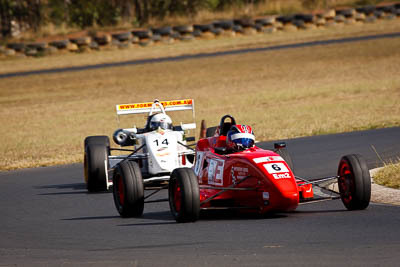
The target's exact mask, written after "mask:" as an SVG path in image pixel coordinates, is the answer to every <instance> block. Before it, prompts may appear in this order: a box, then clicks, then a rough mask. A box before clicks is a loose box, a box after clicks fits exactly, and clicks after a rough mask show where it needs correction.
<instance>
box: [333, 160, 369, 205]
mask: <svg viewBox="0 0 400 267" xmlns="http://www.w3.org/2000/svg"><path fill="white" fill-rule="evenodd" d="M338 176H339V178H338V185H339V192H340V197H341V199H342V202H343V204H344V206H345V207H346V208H347V209H348V210H363V209H365V208H367V207H368V205H369V202H370V199H371V177H370V175H369V170H368V167H367V164H366V162H365V160H364V158H363V157H362V156H361V155H358V154H351V155H346V156H343V157H342V159H341V160H340V162H339V168H338Z"/></svg>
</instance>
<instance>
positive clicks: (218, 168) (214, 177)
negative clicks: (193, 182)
mask: <svg viewBox="0 0 400 267" xmlns="http://www.w3.org/2000/svg"><path fill="white" fill-rule="evenodd" d="M224 165H225V161H224V160H222V159H210V162H209V165H208V184H210V185H222V184H223V177H224Z"/></svg>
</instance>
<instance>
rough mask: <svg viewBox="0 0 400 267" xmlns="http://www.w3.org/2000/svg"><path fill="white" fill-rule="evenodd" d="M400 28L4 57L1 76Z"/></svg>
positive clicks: (361, 27) (389, 24) (390, 24)
mask: <svg viewBox="0 0 400 267" xmlns="http://www.w3.org/2000/svg"><path fill="white" fill-rule="evenodd" d="M399 29H400V19H397V20H390V21H385V20H383V21H379V22H377V23H373V24H358V25H352V26H338V27H333V28H319V29H314V30H306V31H305V30H300V31H297V32H290V33H288V32H278V33H274V34H257V35H251V36H243V35H238V36H237V37H233V38H232V37H219V38H216V39H212V40H204V39H200V40H196V41H193V42H177V43H175V44H170V45H167V44H160V45H154V46H151V47H140V46H133V47H132V48H130V49H124V50H119V49H117V48H106V49H105V50H102V51H98V52H97V51H92V52H90V53H82V54H74V53H68V52H66V53H64V54H57V55H53V56H47V57H42V58H3V59H2V58H1V57H0V73H8V72H17V71H29V70H36V69H47V68H60V67H70V66H81V65H92V64H101V63H107V62H119V61H127V60H135V59H143V58H159V57H167V56H177V55H184V54H194V53H204V52H214V51H223V50H227V49H239V48H247V47H265V46H267V45H268V46H270V45H277V44H282V43H285V44H287V43H297V42H307V41H314V40H321V39H334V38H342V37H354V36H362V35H372V34H381V33H390V32H397V31H399Z"/></svg>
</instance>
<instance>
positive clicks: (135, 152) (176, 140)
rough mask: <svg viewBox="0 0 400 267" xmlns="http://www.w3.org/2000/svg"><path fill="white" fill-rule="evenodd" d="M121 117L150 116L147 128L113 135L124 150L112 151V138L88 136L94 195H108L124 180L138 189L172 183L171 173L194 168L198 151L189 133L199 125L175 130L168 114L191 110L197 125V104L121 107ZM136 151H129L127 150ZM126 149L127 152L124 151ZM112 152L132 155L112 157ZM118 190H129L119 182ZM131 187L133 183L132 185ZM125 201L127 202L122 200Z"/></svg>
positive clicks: (88, 177)
mask: <svg viewBox="0 0 400 267" xmlns="http://www.w3.org/2000/svg"><path fill="white" fill-rule="evenodd" d="M116 109H117V116H118V119H119V116H120V115H129V114H140V113H148V114H149V115H148V119H147V123H146V126H145V127H144V128H136V126H135V127H134V128H128V129H118V130H116V131H115V133H114V135H113V140H114V142H115V143H116V144H117V145H119V146H120V148H111V147H110V140H109V138H108V136H88V137H86V139H85V143H84V149H85V150H84V174H85V182H86V185H87V189H88V191H90V192H97V191H105V190H108V189H109V188H110V186H111V185H113V183H115V182H117V183H118V181H122V179H121V177H124V178H126V177H128V178H131V180H132V179H133V180H134V181H133V182H134V183H135V184H134V185H132V184H129V185H125V187H126V186H128V187H129V186H134V188H133V189H134V190H136V189H135V188H136V187H140V188H142V189H141V190H142V191H143V184H150V183H154V182H155V183H159V182H162V181H166V180H169V178H170V174H171V172H172V171H173V170H174V169H176V168H180V167H192V165H193V162H194V150H193V149H192V148H191V147H190V146H189V145H188V144H187V142H190V141H195V140H194V139H195V138H194V137H187V134H188V131H190V130H194V129H196V123H194V122H192V123H187V124H182V123H181V124H180V125H179V126H173V125H172V120H171V118H170V117H169V116H168V115H167V114H166V112H167V111H168V112H169V111H181V110H191V111H192V118H193V121H194V116H195V114H194V100H193V99H185V100H174V101H158V100H154V102H148V103H135V104H122V105H117V106H116ZM129 146H131V147H133V149H126V148H125V147H129ZM122 147H124V148H122ZM111 151H119V153H121V151H122V152H129V154H125V155H111ZM132 177H133V178H132ZM119 183H120V184H118V185H117V186H114V187H117V188H116V190H117V189H118V188H119V189H120V190H122V188H125V187H124V185H123V184H122V182H119ZM129 183H132V181H131V182H129ZM121 201H123V200H121Z"/></svg>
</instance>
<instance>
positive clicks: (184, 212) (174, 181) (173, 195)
mask: <svg viewBox="0 0 400 267" xmlns="http://www.w3.org/2000/svg"><path fill="white" fill-rule="evenodd" d="M168 195H169V206H170V209H171V213H172V215H173V216H174V218H175V220H176V221H177V222H179V223H184V222H194V221H197V220H198V219H199V215H200V191H199V184H198V181H197V177H196V175H195V174H194V172H193V170H192V169H190V168H178V169H175V170H174V171H173V172H172V174H171V178H170V180H169V188H168Z"/></svg>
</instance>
